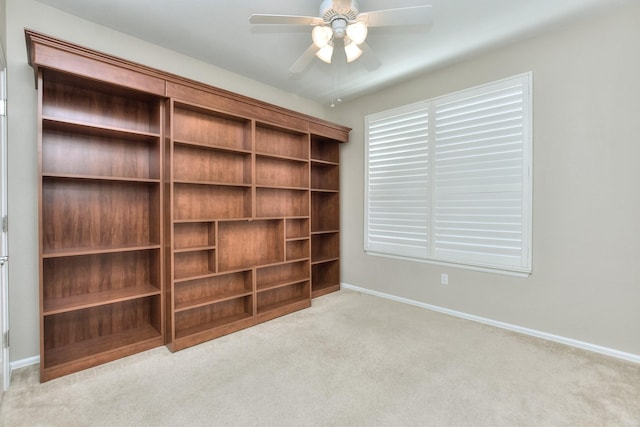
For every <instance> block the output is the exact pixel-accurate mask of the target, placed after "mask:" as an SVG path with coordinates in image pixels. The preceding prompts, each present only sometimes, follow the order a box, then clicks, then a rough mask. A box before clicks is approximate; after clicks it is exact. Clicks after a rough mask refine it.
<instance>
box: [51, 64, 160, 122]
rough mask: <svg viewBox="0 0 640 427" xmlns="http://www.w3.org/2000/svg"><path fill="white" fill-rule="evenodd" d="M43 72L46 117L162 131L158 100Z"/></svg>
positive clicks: (75, 78) (67, 76)
mask: <svg viewBox="0 0 640 427" xmlns="http://www.w3.org/2000/svg"><path fill="white" fill-rule="evenodd" d="M44 75H45V77H44V88H43V94H42V96H43V104H42V115H43V116H44V117H50V118H60V119H65V120H73V121H77V122H82V123H91V124H95V125H101V126H109V127H114V128H120V129H130V130H132V131H139V132H149V133H154V134H159V133H160V122H159V120H160V114H159V103H158V101H157V99H153V98H151V97H149V96H148V95H144V94H140V93H136V92H133V91H130V90H122V89H118V88H115V87H113V86H108V85H105V84H104V83H100V82H95V81H85V80H83V79H81V78H77V77H73V76H69V75H62V74H59V73H55V72H51V71H48V70H45V73H44Z"/></svg>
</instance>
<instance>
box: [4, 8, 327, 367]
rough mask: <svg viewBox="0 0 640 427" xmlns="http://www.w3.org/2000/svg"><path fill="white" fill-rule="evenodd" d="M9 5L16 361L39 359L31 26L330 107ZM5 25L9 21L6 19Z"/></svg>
mask: <svg viewBox="0 0 640 427" xmlns="http://www.w3.org/2000/svg"><path fill="white" fill-rule="evenodd" d="M2 1H3V3H4V1H6V4H7V19H6V23H7V57H8V80H9V81H8V90H9V218H10V219H9V224H10V229H9V256H10V259H11V265H10V270H9V286H10V290H9V297H10V327H11V360H12V361H18V360H24V359H27V358H30V357H33V356H37V355H38V354H39V351H40V348H39V324H38V234H37V201H36V193H37V163H36V162H37V157H36V156H37V152H36V147H37V135H36V89H35V86H34V76H33V71H32V69H31V68H30V67H29V65H28V64H27V54H26V47H25V46H26V45H25V38H24V28H25V27H26V28H30V29H33V30H35V31H39V32H42V33H45V34H49V35H52V36H55V37H58V38H61V39H63V40H68V41H71V42H74V43H77V44H81V45H84V46H87V47H90V48H93V49H98V50H101V51H104V52H107V53H110V54H113V55H116V56H120V57H123V58H125V59H129V60H132V61H135V62H139V63H142V64H145V65H148V66H151V67H155V68H159V69H162V70H165V71H168V72H171V73H174V74H178V75H182V76H185V77H188V78H191V79H194V80H198V81H201V82H204V83H208V84H211V85H214V86H218V87H221V88H223V89H226V90H231V91H233V92H236V93H241V94H245V95H248V96H251V97H253V98H258V99H261V100H264V101H267V102H270V103H273V104H277V105H280V106H283V107H286V108H290V109H293V110H298V111H301V112H303V113H306V114H310V115H313V116H318V117H323V115H324V114H325V108H324V107H322V106H321V105H319V104H316V103H314V102H311V101H308V100H304V99H301V98H299V97H297V96H294V95H292V94H289V93H286V92H282V91H279V90H276V89H274V88H272V87H269V86H267V85H264V84H260V83H257V82H255V81H253V80H249V79H246V78H243V77H240V76H238V75H235V74H232V73H229V72H227V71H224V70H221V69H219V68H215V67H212V66H209V65H207V64H204V63H202V62H199V61H197V60H194V59H192V58H189V57H185V56H182V55H179V54H177V53H175V52H172V51H170V50H167V49H164V48H161V47H159V46H155V45H151V44H148V43H144V42H142V41H140V40H137V39H135V38H132V37H129V36H126V35H124V34H122V33H118V32H115V31H113V30H109V29H107V28H104V27H101V26H98V25H95V24H93V23H90V22H88V21H84V20H81V19H78V18H76V17H73V16H71V15H68V14H65V13H62V12H60V11H58V10H56V9H52V8H50V7H47V6H44V5H42V4H40V3H37V2H35V1H33V0H2ZM2 22H3V23H4V22H5V21H4V20H3V21H2Z"/></svg>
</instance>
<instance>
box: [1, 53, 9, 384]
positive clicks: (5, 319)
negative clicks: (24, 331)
mask: <svg viewBox="0 0 640 427" xmlns="http://www.w3.org/2000/svg"><path fill="white" fill-rule="evenodd" d="M6 67H7V62H6V57H5V55H4V50H3V49H2V46H0V103H2V104H3V105H1V106H0V108H1V110H2V111H1V113H2V114H0V258H1V260H0V264H2V266H0V275H1V277H0V333H1V335H0V347H1V351H0V353H1V354H0V362H1V365H2V366H0V379H1V383H2V384H0V397H1V393H2V392H4V391H5V390H6V389H7V388H9V382H10V379H11V367H10V364H9V265H8V255H9V251H8V243H7V242H8V231H7V225H6V224H7V223H6V218H7V217H8V207H7V204H8V202H7V200H8V185H7V178H8V175H7V167H8V161H7V152H8V133H7V68H6Z"/></svg>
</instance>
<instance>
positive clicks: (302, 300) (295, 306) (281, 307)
mask: <svg viewBox="0 0 640 427" xmlns="http://www.w3.org/2000/svg"><path fill="white" fill-rule="evenodd" d="M310 305H311V299H310V297H309V296H306V297H305V296H298V297H292V298H289V299H285V300H283V301H278V302H274V303H271V304H268V305H263V306H260V307H259V308H258V316H262V317H263V319H259V321H264V320H267V319H265V317H267V316H265V315H271V316H269V319H271V318H273V317H278V316H282V315H284V314H288V313H292V312H294V311H298V310H300V309H301V308H306V307H309V306H310Z"/></svg>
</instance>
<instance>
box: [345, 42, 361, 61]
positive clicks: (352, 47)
mask: <svg viewBox="0 0 640 427" xmlns="http://www.w3.org/2000/svg"><path fill="white" fill-rule="evenodd" d="M344 53H346V54H347V62H352V61H355V60H356V59H358V58H360V55H362V49H360V48H359V47H358V45H357V44H355V43H354V42H351V43H349V44H346V45H345V46H344Z"/></svg>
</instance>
